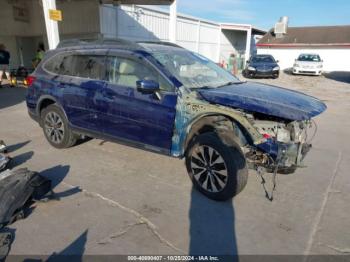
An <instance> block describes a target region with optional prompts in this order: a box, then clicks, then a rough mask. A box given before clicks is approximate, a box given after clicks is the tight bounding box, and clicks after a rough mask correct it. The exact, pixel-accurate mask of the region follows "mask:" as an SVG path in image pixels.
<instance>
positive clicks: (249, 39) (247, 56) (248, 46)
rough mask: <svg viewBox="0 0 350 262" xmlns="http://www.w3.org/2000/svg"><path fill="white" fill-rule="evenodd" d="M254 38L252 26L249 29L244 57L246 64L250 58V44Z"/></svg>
mask: <svg viewBox="0 0 350 262" xmlns="http://www.w3.org/2000/svg"><path fill="white" fill-rule="evenodd" d="M251 39H252V27H250V28H249V29H248V30H247V41H246V47H245V57H244V66H246V63H247V60H249V58H250V45H251Z"/></svg>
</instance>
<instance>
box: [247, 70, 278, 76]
mask: <svg viewBox="0 0 350 262" xmlns="http://www.w3.org/2000/svg"><path fill="white" fill-rule="evenodd" d="M246 74H247V75H248V76H250V77H277V76H278V75H279V71H278V70H269V71H261V70H255V71H253V70H248V69H247V70H246Z"/></svg>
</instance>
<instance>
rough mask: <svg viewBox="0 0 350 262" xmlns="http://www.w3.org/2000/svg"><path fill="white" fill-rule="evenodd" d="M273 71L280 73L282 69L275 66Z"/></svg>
mask: <svg viewBox="0 0 350 262" xmlns="http://www.w3.org/2000/svg"><path fill="white" fill-rule="evenodd" d="M272 70H273V71H278V70H280V67H279V66H275V67H274V68H273V69H272Z"/></svg>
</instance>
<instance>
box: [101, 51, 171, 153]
mask: <svg viewBox="0 0 350 262" xmlns="http://www.w3.org/2000/svg"><path fill="white" fill-rule="evenodd" d="M107 75H108V76H107V77H108V84H107V85H106V88H105V90H104V92H103V95H104V96H105V101H106V103H107V104H108V106H107V108H108V109H107V111H106V117H105V119H106V126H105V127H106V129H105V132H106V134H107V135H110V136H113V137H118V138H121V139H125V140H127V141H130V142H137V143H139V144H142V145H144V146H146V147H149V148H150V149H153V150H161V151H167V152H170V149H171V139H172V135H173V130H174V121H175V113H176V101H177V95H176V93H175V92H174V88H173V86H172V84H171V83H170V82H169V81H168V80H167V79H166V78H165V77H163V76H162V75H161V74H160V73H159V72H158V71H157V70H156V69H155V68H154V67H153V66H152V65H151V64H150V63H148V62H147V61H145V60H143V58H141V57H135V56H132V55H129V56H127V55H125V54H123V55H118V54H116V55H109V56H108V57H107ZM143 79H148V80H155V81H157V82H158V83H159V85H160V91H159V92H158V93H157V94H155V93H154V94H142V93H140V92H139V91H137V89H136V81H138V80H143Z"/></svg>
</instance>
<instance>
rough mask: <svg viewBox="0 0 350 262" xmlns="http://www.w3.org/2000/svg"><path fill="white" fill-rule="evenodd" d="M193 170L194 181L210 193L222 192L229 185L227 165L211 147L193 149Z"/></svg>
mask: <svg viewBox="0 0 350 262" xmlns="http://www.w3.org/2000/svg"><path fill="white" fill-rule="evenodd" d="M191 169H192V174H193V177H194V179H195V180H196V181H197V182H198V184H199V185H200V186H201V187H202V188H203V189H205V190H206V191H208V192H213V193H217V192H220V191H222V190H223V189H224V188H225V187H226V185H227V180H228V172H227V167H226V163H225V161H224V159H223V157H222V156H221V155H220V153H219V152H218V151H216V150H215V149H214V148H212V147H210V146H207V145H199V146H197V147H195V148H194V149H193V151H192V155H191Z"/></svg>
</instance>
